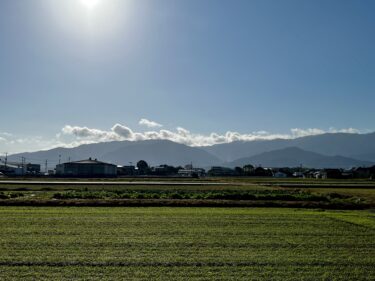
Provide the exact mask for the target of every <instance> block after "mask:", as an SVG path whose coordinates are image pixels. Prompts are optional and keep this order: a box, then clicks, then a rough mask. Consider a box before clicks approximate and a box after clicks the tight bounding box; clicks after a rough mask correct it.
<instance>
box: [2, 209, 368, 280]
mask: <svg viewBox="0 0 375 281" xmlns="http://www.w3.org/2000/svg"><path fill="white" fill-rule="evenodd" d="M0 280H375V213H372V212H371V211H321V210H301V209H286V208H284V209H275V208H246V209H245V208H167V207H161V208H143V207H140V208H99V207H96V208H87V207H79V208H69V207H53V208H47V207H39V208H35V207H29V208H26V207H0Z"/></svg>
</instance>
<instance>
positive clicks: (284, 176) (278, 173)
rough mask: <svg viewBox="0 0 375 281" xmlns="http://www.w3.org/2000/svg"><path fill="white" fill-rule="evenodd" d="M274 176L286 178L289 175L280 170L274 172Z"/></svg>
mask: <svg viewBox="0 0 375 281" xmlns="http://www.w3.org/2000/svg"><path fill="white" fill-rule="evenodd" d="M273 177H274V178H286V177H288V175H287V174H286V173H283V172H280V171H279V172H276V173H274V174H273Z"/></svg>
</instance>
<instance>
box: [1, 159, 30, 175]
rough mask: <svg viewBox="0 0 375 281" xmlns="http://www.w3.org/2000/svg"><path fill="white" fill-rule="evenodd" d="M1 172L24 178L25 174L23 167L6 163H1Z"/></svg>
mask: <svg viewBox="0 0 375 281" xmlns="http://www.w3.org/2000/svg"><path fill="white" fill-rule="evenodd" d="M0 172H2V173H3V174H4V175H8V176H22V175H24V174H25V170H24V168H23V167H19V166H16V165H11V164H8V163H6V164H5V162H0Z"/></svg>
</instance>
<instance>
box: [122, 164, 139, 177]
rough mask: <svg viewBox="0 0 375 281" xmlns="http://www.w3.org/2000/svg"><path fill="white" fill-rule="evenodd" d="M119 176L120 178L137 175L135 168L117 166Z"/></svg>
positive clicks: (131, 166)
mask: <svg viewBox="0 0 375 281" xmlns="http://www.w3.org/2000/svg"><path fill="white" fill-rule="evenodd" d="M117 174H118V175H119V176H134V175H135V174H136V169H135V166H133V165H128V166H117Z"/></svg>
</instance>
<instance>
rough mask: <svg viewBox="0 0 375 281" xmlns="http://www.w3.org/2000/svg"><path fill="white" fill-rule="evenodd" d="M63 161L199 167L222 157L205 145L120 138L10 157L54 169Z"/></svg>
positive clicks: (10, 157) (213, 163) (10, 159)
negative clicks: (132, 140)
mask: <svg viewBox="0 0 375 281" xmlns="http://www.w3.org/2000/svg"><path fill="white" fill-rule="evenodd" d="M59 155H61V162H67V161H68V159H69V158H70V160H71V161H74V160H81V159H88V158H89V157H92V158H97V159H100V160H103V161H108V162H111V163H115V164H122V165H125V164H128V163H129V162H133V163H134V164H135V163H136V162H137V161H138V160H141V159H143V160H146V161H147V162H149V164H151V165H158V164H170V165H184V164H188V163H191V162H193V164H195V165H197V166H205V167H206V166H211V165H217V164H218V163H220V160H219V159H218V158H217V157H216V156H213V155H212V154H210V153H208V152H206V151H204V150H202V149H201V148H196V147H189V146H186V145H183V144H177V143H174V142H171V141H166V140H148V141H137V142H131V141H120V142H106V143H95V144H85V145H81V146H78V147H74V148H55V149H51V150H46V151H37V152H31V153H19V154H15V155H11V156H9V161H19V162H20V161H21V157H26V161H27V162H33V163H39V164H43V165H44V162H45V160H48V166H49V167H50V168H54V166H55V165H56V164H58V161H59Z"/></svg>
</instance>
